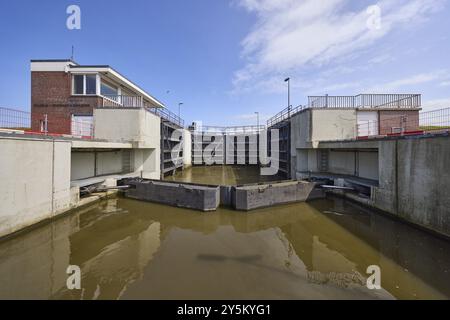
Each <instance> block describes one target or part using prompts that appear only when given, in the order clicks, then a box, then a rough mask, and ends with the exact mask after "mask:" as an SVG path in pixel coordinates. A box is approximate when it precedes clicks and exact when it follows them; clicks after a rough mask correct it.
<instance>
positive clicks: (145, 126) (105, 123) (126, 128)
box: [94, 108, 161, 150]
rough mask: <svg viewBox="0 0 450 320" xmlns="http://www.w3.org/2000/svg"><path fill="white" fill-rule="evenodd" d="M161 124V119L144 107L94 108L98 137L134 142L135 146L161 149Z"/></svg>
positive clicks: (113, 140) (111, 140)
mask: <svg viewBox="0 0 450 320" xmlns="http://www.w3.org/2000/svg"><path fill="white" fill-rule="evenodd" d="M130 124H132V125H130ZM160 125H161V119H160V118H159V117H158V116H156V115H154V114H153V113H151V112H149V111H147V110H145V109H144V108H97V109H94V128H95V132H94V137H95V138H96V139H105V140H108V141H109V142H132V143H133V146H134V147H135V148H146V149H148V148H150V149H158V150H159V148H160V139H161V129H160Z"/></svg>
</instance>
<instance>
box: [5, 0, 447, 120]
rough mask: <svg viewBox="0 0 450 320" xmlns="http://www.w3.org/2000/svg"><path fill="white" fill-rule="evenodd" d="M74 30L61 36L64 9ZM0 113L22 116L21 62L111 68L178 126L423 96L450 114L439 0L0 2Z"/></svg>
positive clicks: (25, 74) (25, 96)
mask: <svg viewBox="0 0 450 320" xmlns="http://www.w3.org/2000/svg"><path fill="white" fill-rule="evenodd" d="M71 4H77V5H79V6H80V8H81V13H82V16H81V23H82V24H81V30H68V29H67V28H66V19H67V17H68V15H67V14H66V8H67V6H69V5H71ZM1 6H2V8H1V10H0V36H1V38H2V40H3V41H2V50H1V51H0V55H1V59H0V66H1V70H2V75H1V77H0V106H3V107H14V108H19V109H24V110H28V109H29V105H30V83H29V82H30V80H29V78H30V75H29V60H30V59H44V58H49V59H52V58H68V57H70V55H71V46H72V45H74V46H75V60H76V61H77V62H78V63H80V64H109V65H111V66H113V67H114V68H115V69H117V70H118V71H119V72H121V73H123V74H124V75H126V76H127V77H128V78H130V79H131V80H132V81H134V82H136V83H138V84H139V85H140V86H141V87H143V88H144V89H146V90H147V91H148V92H150V93H151V94H153V95H154V96H156V97H157V98H158V99H160V100H162V101H163V102H165V103H166V105H167V106H168V108H169V109H171V110H173V111H176V110H177V104H178V102H183V103H184V106H183V111H182V115H183V117H184V118H185V119H186V120H187V121H189V122H190V121H193V120H201V121H203V123H205V124H209V125H238V124H253V123H255V122H256V117H255V114H254V112H255V111H258V112H260V114H261V118H262V120H263V119H265V118H267V117H269V116H271V115H273V114H275V113H276V112H278V111H279V110H281V109H283V108H284V107H285V106H286V105H287V101H286V100H287V99H286V95H287V93H286V91H287V89H286V84H285V83H284V82H283V80H284V79H285V78H286V77H290V78H291V79H292V80H291V86H292V87H291V88H292V98H291V101H292V104H294V105H299V104H304V103H305V102H306V101H307V96H308V95H322V94H330V95H355V94H358V93H385V92H389V93H421V94H423V104H424V109H425V110H431V109H436V108H442V107H450V74H449V72H448V70H450V59H449V57H450V41H449V40H450V39H449V31H450V19H448V16H449V14H450V8H449V6H450V5H449V3H448V1H447V0H381V1H378V2H377V1H370V0H230V1H226V0H214V1H211V0H189V1H186V0H165V1H162V0H161V1H157V0H153V1H144V0H143V1H138V0H129V1H126V2H124V1H116V0H111V1H107V0H90V1H63V0H55V1H27V0H17V1H14V2H2V4H1Z"/></svg>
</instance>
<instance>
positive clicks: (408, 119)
mask: <svg viewBox="0 0 450 320" xmlns="http://www.w3.org/2000/svg"><path fill="white" fill-rule="evenodd" d="M379 119H380V128H379V129H380V134H382V135H383V134H389V133H392V128H394V127H395V128H405V131H417V130H419V111H418V110H392V111H380V114H379Z"/></svg>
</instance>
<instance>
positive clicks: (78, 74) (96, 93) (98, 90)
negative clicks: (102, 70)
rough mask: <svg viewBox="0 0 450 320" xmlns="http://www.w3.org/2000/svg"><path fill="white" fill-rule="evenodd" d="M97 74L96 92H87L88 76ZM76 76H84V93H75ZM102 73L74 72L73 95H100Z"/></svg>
mask: <svg viewBox="0 0 450 320" xmlns="http://www.w3.org/2000/svg"><path fill="white" fill-rule="evenodd" d="M87 75H89V76H92V75H95V76H96V79H95V93H90V94H86V76H87ZM75 76H83V93H75ZM100 81H101V79H100V75H99V74H98V73H73V74H72V95H73V96H88V97H92V96H99V95H100Z"/></svg>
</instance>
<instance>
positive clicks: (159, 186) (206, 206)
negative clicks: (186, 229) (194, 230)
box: [125, 179, 220, 211]
mask: <svg viewBox="0 0 450 320" xmlns="http://www.w3.org/2000/svg"><path fill="white" fill-rule="evenodd" d="M125 183H126V184H128V185H130V186H132V189H129V190H127V191H126V192H125V197H127V198H132V199H136V200H144V201H150V202H156V203H162V204H167V205H171V206H176V207H180V208H188V209H194V210H201V211H215V210H217V207H218V206H219V203H220V187H219V186H209V185H196V184H190V183H179V182H167V181H160V180H147V179H138V180H129V181H126V182H125Z"/></svg>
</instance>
